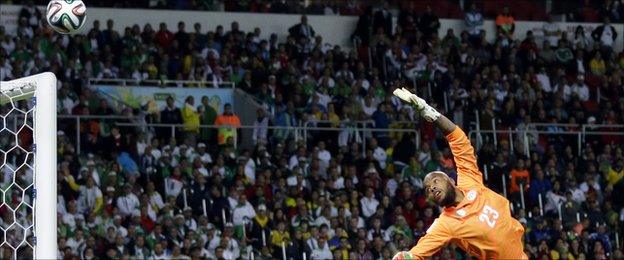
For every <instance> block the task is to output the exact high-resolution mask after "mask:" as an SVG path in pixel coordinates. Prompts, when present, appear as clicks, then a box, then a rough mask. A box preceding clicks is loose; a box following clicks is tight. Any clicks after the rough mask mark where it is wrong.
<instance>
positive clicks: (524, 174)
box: [509, 159, 531, 197]
mask: <svg viewBox="0 0 624 260" xmlns="http://www.w3.org/2000/svg"><path fill="white" fill-rule="evenodd" d="M509 176H511V185H510V187H509V192H510V193H511V194H515V196H518V197H519V196H520V195H519V192H520V185H522V187H524V188H523V189H524V191H523V192H526V191H528V190H529V187H530V186H531V185H530V184H531V178H530V176H531V175H530V174H529V171H528V170H527V169H526V168H525V163H524V160H523V159H518V160H517V161H516V166H515V167H514V169H513V170H511V172H510V173H509Z"/></svg>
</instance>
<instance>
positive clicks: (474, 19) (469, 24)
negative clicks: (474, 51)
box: [464, 3, 483, 43]
mask: <svg viewBox="0 0 624 260" xmlns="http://www.w3.org/2000/svg"><path fill="white" fill-rule="evenodd" d="M464 23H465V24H466V29H467V30H468V34H469V35H470V41H471V42H473V43H476V41H478V40H480V39H481V33H482V32H483V15H482V14H481V12H479V10H477V5H476V4H475V3H472V4H471V5H470V11H468V12H467V13H466V16H465V17H464Z"/></svg>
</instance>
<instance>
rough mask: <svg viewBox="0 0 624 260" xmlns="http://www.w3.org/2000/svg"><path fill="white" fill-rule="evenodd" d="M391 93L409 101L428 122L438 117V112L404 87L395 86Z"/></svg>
mask: <svg viewBox="0 0 624 260" xmlns="http://www.w3.org/2000/svg"><path fill="white" fill-rule="evenodd" d="M393 94H394V95H395V96H397V97H398V98H400V99H401V100H403V101H404V102H407V103H410V104H411V105H412V106H413V107H414V109H416V111H417V112H418V113H419V114H420V116H422V117H424V118H425V119H426V120H427V121H429V122H433V121H436V120H438V118H439V117H440V112H438V111H437V110H435V108H433V107H431V106H430V105H429V104H427V102H426V101H425V100H424V99H422V98H420V97H418V96H416V95H414V94H413V93H412V92H410V91H409V90H407V89H406V88H397V89H395V90H394V92H393Z"/></svg>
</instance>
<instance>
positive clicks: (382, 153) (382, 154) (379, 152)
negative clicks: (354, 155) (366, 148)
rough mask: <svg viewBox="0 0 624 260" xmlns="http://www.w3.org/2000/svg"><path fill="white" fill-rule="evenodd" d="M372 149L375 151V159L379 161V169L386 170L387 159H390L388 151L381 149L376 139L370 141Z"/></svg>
mask: <svg viewBox="0 0 624 260" xmlns="http://www.w3.org/2000/svg"><path fill="white" fill-rule="evenodd" d="M370 149H371V150H373V158H375V160H377V162H378V163H379V167H381V169H386V159H388V154H387V153H386V150H384V149H383V148H381V147H379V143H378V142H377V139H376V138H374V137H373V138H371V140H370Z"/></svg>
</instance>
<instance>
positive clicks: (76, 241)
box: [66, 229, 86, 255]
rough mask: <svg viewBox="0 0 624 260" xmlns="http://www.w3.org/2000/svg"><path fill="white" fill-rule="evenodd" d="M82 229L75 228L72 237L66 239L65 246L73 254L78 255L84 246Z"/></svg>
mask: <svg viewBox="0 0 624 260" xmlns="http://www.w3.org/2000/svg"><path fill="white" fill-rule="evenodd" d="M83 233H84V231H82V230H81V229H78V230H76V233H75V234H74V236H73V237H70V238H69V239H68V240H67V243H66V244H67V246H68V247H70V248H71V250H72V252H73V253H74V255H79V253H80V252H82V249H83V248H84V246H85V242H86V241H85V239H84V236H83V235H84V234H83Z"/></svg>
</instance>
